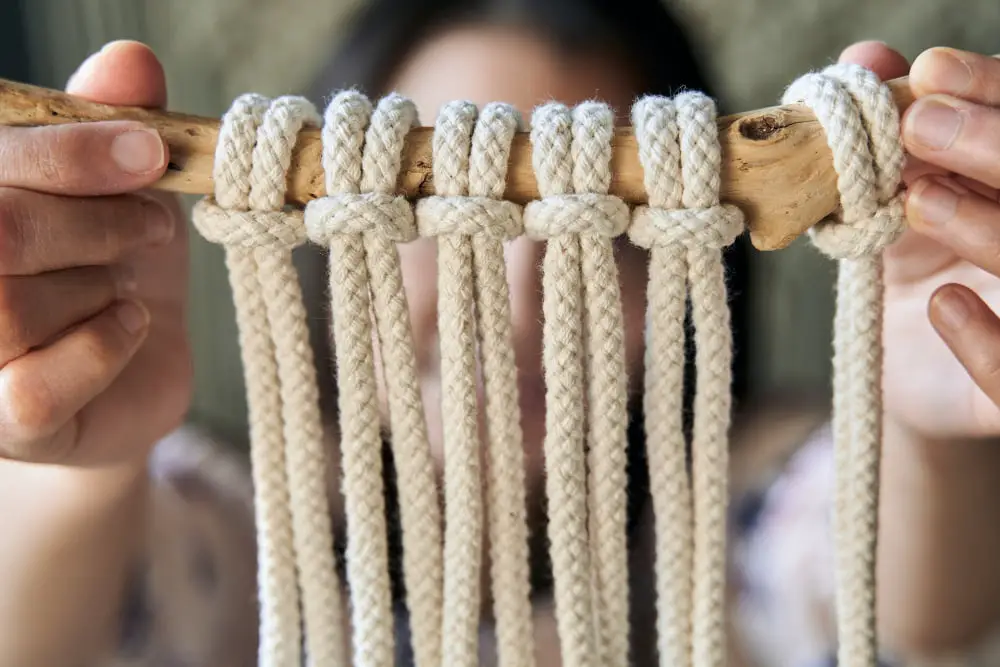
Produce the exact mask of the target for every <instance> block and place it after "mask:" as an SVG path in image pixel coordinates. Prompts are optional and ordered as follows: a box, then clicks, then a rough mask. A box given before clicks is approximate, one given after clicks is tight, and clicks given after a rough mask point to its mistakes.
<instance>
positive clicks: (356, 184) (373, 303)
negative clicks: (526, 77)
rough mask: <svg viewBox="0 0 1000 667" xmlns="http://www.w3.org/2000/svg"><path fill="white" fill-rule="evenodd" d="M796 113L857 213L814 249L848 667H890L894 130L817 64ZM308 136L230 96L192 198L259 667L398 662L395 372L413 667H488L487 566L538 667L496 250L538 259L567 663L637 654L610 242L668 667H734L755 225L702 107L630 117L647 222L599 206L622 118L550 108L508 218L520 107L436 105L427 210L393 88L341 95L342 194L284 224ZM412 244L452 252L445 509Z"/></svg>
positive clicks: (887, 114) (687, 99)
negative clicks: (883, 529)
mask: <svg viewBox="0 0 1000 667" xmlns="http://www.w3.org/2000/svg"><path fill="white" fill-rule="evenodd" d="M784 101H786V102H791V101H799V102H803V103H805V104H807V105H808V106H810V107H811V108H812V109H813V110H814V111H815V113H816V115H817V117H818V118H819V120H820V122H821V124H822V125H823V127H824V129H825V130H826V133H827V136H828V142H829V144H830V148H831V150H832V151H833V154H834V165H835V168H836V170H837V173H838V187H839V189H840V193H841V201H842V208H841V211H840V212H839V213H838V215H837V216H836V217H835V218H831V219H830V220H827V221H824V222H823V223H821V224H820V225H818V226H817V227H816V228H815V229H814V230H812V231H811V237H812V239H813V242H814V244H815V245H816V246H817V247H818V248H819V249H820V250H821V251H822V252H824V253H825V254H827V255H829V256H830V257H832V258H835V259H837V260H839V264H840V268H839V279H838V309H837V316H836V321H835V327H836V336H835V345H834V346H835V350H834V392H835V397H834V430H835V433H836V446H837V460H836V465H837V495H836V503H835V505H836V508H835V509H836V517H835V529H836V533H837V536H836V537H837V569H838V578H837V585H838V589H837V605H838V607H837V608H838V612H837V613H838V617H837V620H838V625H839V629H840V649H839V650H840V655H839V664H843V665H846V666H848V667H855V666H858V667H860V666H861V665H866V666H867V665H872V664H874V663H875V656H876V651H877V639H876V636H875V616H874V613H875V580H874V576H875V543H876V536H877V506H878V464H879V445H880V440H881V423H880V419H881V402H880V401H881V395H880V375H881V348H880V345H881V341H880V329H881V298H882V283H881V259H880V253H881V251H882V250H883V249H884V248H885V246H886V245H888V244H889V243H891V242H892V241H894V240H895V239H896V238H897V237H898V235H899V234H900V232H901V230H902V228H903V225H904V220H903V215H902V210H903V209H902V203H901V199H900V195H899V193H898V190H899V183H900V172H901V168H902V163H903V153H902V149H901V145H900V142H899V136H898V135H899V117H898V112H897V111H896V107H895V105H894V104H893V101H892V98H891V95H890V94H889V92H888V89H887V88H886V87H885V86H884V85H883V84H882V83H881V82H880V81H879V80H878V79H877V78H875V77H874V75H872V74H871V73H870V72H868V71H866V70H863V69H861V68H858V67H855V66H847V65H836V66H833V67H830V68H828V69H826V70H824V71H822V72H817V73H812V74H809V75H806V76H805V77H802V78H801V79H799V80H798V81H796V82H795V83H794V84H793V85H792V86H791V87H789V89H788V91H786V95H785V99H784ZM319 120H320V119H319V118H318V114H317V113H316V111H315V109H314V108H313V107H312V106H311V105H310V104H309V103H308V102H306V101H305V100H302V99H300V98H292V97H286V98H280V99H278V100H275V101H270V100H267V99H265V98H262V97H259V96H254V95H248V96H244V97H241V98H240V99H238V100H237V101H236V102H235V103H234V105H233V108H232V109H231V111H230V112H229V113H228V114H227V115H226V117H225V119H224V122H223V125H222V129H221V132H220V137H219V144H218V149H217V156H216V165H215V182H216V192H215V196H214V197H210V198H207V199H206V200H204V201H203V202H201V203H199V204H198V206H197V207H196V209H195V224H196V226H197V228H198V229H199V231H200V232H201V233H202V234H203V235H204V236H205V237H206V238H207V239H209V240H210V241H214V242H216V243H220V244H222V245H223V246H224V247H225V249H226V258H227V264H228V266H229V271H230V277H231V284H232V289H233V293H234V301H235V303H236V311H237V318H238V323H239V328H240V343H241V349H242V354H243V363H244V366H245V373H246V377H247V391H248V403H249V407H250V415H251V419H250V429H251V441H252V447H251V457H252V462H253V474H254V485H255V496H256V505H255V512H256V520H257V524H258V531H259V533H258V534H259V539H258V556H259V583H260V590H259V594H260V600H261V647H260V658H261V664H263V665H268V666H271V665H274V666H279V667H285V666H286V665H287V666H288V667H298V666H299V665H301V664H303V660H304V659H305V660H308V662H309V664H313V665H317V666H322V667H325V666H326V665H346V664H356V665H364V666H365V667H368V666H371V667H375V666H379V667H381V666H387V665H392V664H393V662H394V659H395V648H396V647H395V634H394V631H395V628H394V617H393V610H392V603H393V601H392V590H391V585H390V576H389V553H388V536H387V528H388V526H387V520H386V516H385V513H386V506H385V489H384V481H383V470H382V436H381V423H380V415H379V408H378V403H377V395H378V394H377V388H378V382H380V381H381V382H382V383H383V384H384V387H385V390H386V391H385V394H386V397H387V401H388V429H389V432H390V435H391V437H390V443H391V448H392V456H393V459H394V463H395V465H396V468H397V471H398V486H399V497H400V515H401V524H402V532H403V554H402V563H403V575H404V582H405V586H406V592H407V597H406V604H407V607H408V610H409V614H410V621H411V628H412V644H413V653H414V657H415V660H416V664H417V665H420V666H423V665H427V666H436V665H440V664H446V665H449V666H451V665H457V666H462V665H470V666H471V665H476V664H479V661H480V659H481V656H480V647H479V633H480V614H481V607H482V602H483V597H484V596H483V591H482V590H481V586H482V584H481V582H482V581H483V577H482V575H483V573H484V572H485V570H484V562H483V555H484V553H488V564H489V575H490V576H489V581H490V593H491V599H492V604H493V616H494V621H495V624H496V634H497V640H498V641H497V651H498V656H497V659H498V664H499V665H501V666H502V667H534V664H535V660H536V657H535V647H534V644H533V626H532V608H531V602H530V595H531V590H530V583H529V581H530V572H529V559H528V529H529V527H528V522H527V511H526V478H525V470H524V450H523V444H524V443H523V442H522V441H523V433H522V430H521V423H520V399H519V395H518V394H519V392H518V384H517V373H518V370H517V360H516V359H515V357H514V344H513V335H514V332H513V330H512V325H511V304H510V293H509V287H508V283H507V279H506V266H505V261H504V248H505V243H507V242H509V241H510V240H511V239H514V238H516V237H519V236H522V235H525V236H527V237H529V238H531V239H534V240H536V241H539V242H542V243H544V244H545V245H546V249H545V254H544V260H543V265H542V272H543V275H542V282H543V284H542V288H543V292H544V294H543V313H542V315H543V339H544V340H543V367H544V368H543V370H544V373H545V382H546V396H545V409H546V415H545V427H546V432H545V439H544V443H543V449H544V456H545V465H546V476H545V493H546V496H547V501H548V510H549V515H548V537H549V556H550V561H551V563H552V568H553V576H554V580H555V602H556V616H557V625H558V632H559V640H560V645H561V657H562V662H563V664H565V665H567V666H572V667H576V666H590V665H601V666H604V665H608V666H612V667H625V666H626V665H628V664H630V658H631V656H630V642H631V637H630V627H629V596H630V593H629V587H628V558H627V543H626V532H625V531H626V526H625V523H626V504H627V491H628V490H627V486H626V485H627V476H626V445H627V442H626V428H627V416H628V415H627V398H628V397H627V385H628V382H627V369H626V365H625V338H624V329H625V324H624V322H623V315H622V295H621V292H620V284H619V276H618V267H617V265H616V261H615V254H614V245H613V241H614V239H616V238H618V237H620V236H622V235H625V234H627V236H628V238H629V239H631V241H632V242H633V243H634V244H636V245H638V246H640V247H643V248H646V249H648V250H649V254H650V263H649V289H648V298H649V302H648V311H647V347H646V360H645V365H646V368H645V376H644V381H645V393H644V401H645V411H646V424H645V428H646V444H647V447H648V459H649V470H650V476H651V490H652V491H651V492H652V500H653V510H654V516H655V532H656V539H655V547H656V597H657V626H656V627H657V648H658V652H659V659H660V664H662V665H670V666H671V667H675V666H679V667H685V666H687V667H693V666H697V667H703V666H704V667H721V666H723V665H725V664H726V659H727V655H726V637H725V626H726V622H725V593H726V576H725V573H726V507H727V500H728V431H729V427H730V411H731V388H730V385H731V380H732V378H731V362H732V338H731V333H730V314H729V309H728V302H727V294H726V285H725V280H724V266H723V261H722V251H723V249H724V248H725V247H727V246H728V245H730V244H732V243H733V242H734V241H735V239H736V238H737V237H738V236H739V235H740V234H741V233H742V231H743V215H742V213H741V212H740V211H739V210H738V209H737V208H735V207H733V206H730V205H725V204H722V203H721V202H720V200H719V189H720V173H721V166H722V164H721V163H722V153H721V148H720V145H719V140H718V131H717V124H716V110H715V105H714V103H713V102H712V101H711V100H710V99H708V98H707V97H706V96H704V95H702V94H700V93H695V92H685V93H682V94H680V95H678V96H676V97H674V98H663V97H647V98H644V99H642V100H639V101H638V102H637V103H636V104H635V105H634V106H633V108H632V124H633V126H634V129H635V136H636V139H637V143H638V147H639V157H640V162H641V163H642V166H643V170H644V181H645V187H646V191H647V193H648V194H649V203H648V205H645V206H639V207H636V208H635V209H634V210H633V211H629V208H628V206H627V205H626V204H625V203H624V202H623V201H622V200H621V199H619V198H616V197H613V196H610V195H609V194H608V191H609V186H610V183H611V177H612V173H611V163H612V161H611V154H612V145H613V141H614V116H613V113H612V111H611V109H610V108H608V107H607V106H606V105H603V104H600V103H596V102H588V103H584V104H581V105H578V106H577V107H575V108H573V109H570V108H568V107H566V106H564V105H562V104H558V103H551V104H546V105H543V106H541V107H539V108H538V109H536V110H535V112H534V114H533V117H532V121H531V142H532V160H533V168H534V171H535V176H536V180H537V182H538V186H539V191H540V192H541V195H542V198H541V199H540V200H538V201H534V202H531V203H529V204H528V205H527V206H525V207H524V208H523V210H522V208H521V207H519V206H518V205H516V204H514V203H512V202H508V201H504V200H503V194H504V189H505V179H506V173H507V163H508V161H509V159H510V150H511V142H512V140H513V137H514V133H515V132H516V131H517V129H518V128H519V127H520V122H521V121H520V116H519V115H518V113H517V112H516V111H515V110H514V109H513V108H511V107H509V106H508V105H504V104H489V105H486V106H484V107H483V108H482V109H479V108H477V107H476V106H475V105H473V104H471V103H468V102H453V103H449V104H447V105H445V106H444V107H443V108H442V110H441V112H440V113H439V116H438V119H437V123H436V125H435V134H434V156H433V158H434V175H435V187H436V189H437V192H438V194H437V196H435V197H430V198H425V199H421V200H420V201H419V202H418V203H417V205H416V207H414V206H413V205H412V204H411V203H410V202H408V201H407V200H406V199H405V198H403V197H401V196H398V195H397V194H396V191H397V179H398V177H399V173H400V169H401V164H402V155H403V148H404V143H405V139H406V135H407V132H408V131H409V130H410V129H412V128H413V127H414V126H415V125H416V124H417V117H416V110H415V107H414V106H413V104H412V103H411V102H409V101H408V100H405V99H404V98H402V97H399V96H398V95H389V96H387V97H385V98H384V99H382V100H381V101H380V102H379V103H378V105H377V106H376V107H375V108H373V105H372V104H371V102H370V101H369V100H368V99H367V98H366V97H364V96H363V95H361V94H359V93H357V92H353V91H347V92H342V93H339V94H338V95H336V96H335V97H334V98H333V100H332V101H331V103H330V104H329V106H328V108H327V111H326V114H325V118H324V127H323V146H324V148H323V166H324V170H325V172H326V190H327V192H328V195H327V196H326V197H323V198H321V199H317V200H315V201H313V202H312V203H310V204H309V206H308V207H307V208H306V211H305V214H304V216H303V215H302V214H301V213H298V212H295V211H292V210H289V209H287V208H286V207H285V206H284V197H285V192H284V187H285V182H286V179H287V174H288V169H289V165H290V163H291V159H292V151H293V149H294V146H295V141H296V137H297V135H298V133H299V131H300V130H301V129H302V128H303V127H304V126H305V125H307V124H312V125H316V124H319ZM418 237H425V238H434V239H436V242H437V261H438V268H437V270H438V329H439V340H440V347H441V349H440V359H441V378H442V388H443V391H442V405H441V408H442V409H441V412H442V416H443V427H444V428H443V438H444V443H443V444H444V471H443V492H444V493H443V495H444V506H443V511H442V507H441V504H440V500H439V489H438V486H437V481H436V479H435V466H434V463H433V458H432V456H431V449H430V443H429V441H428V430H427V423H426V418H425V412H424V406H423V405H422V400H421V393H420V385H419V381H418V374H417V366H416V357H415V351H414V343H413V336H412V330H411V327H410V322H409V308H408V305H407V301H406V294H405V291H404V288H403V281H402V273H401V268H400V258H399V254H398V252H397V249H396V244H398V243H406V242H410V241H413V240H415V239H417V238H418ZM307 241H311V242H313V243H316V244H319V245H322V246H325V247H327V248H328V249H329V252H330V298H331V314H332V329H333V339H334V345H335V348H336V350H335V351H336V361H337V367H336V374H337V382H338V386H339V411H340V427H341V438H342V443H341V459H342V460H341V465H342V468H343V474H342V492H343V494H344V499H345V512H346V516H347V525H348V541H347V572H348V581H347V584H348V587H349V590H350V630H351V635H350V645H351V647H350V651H349V652H348V646H347V643H348V642H347V640H346V638H345V637H344V634H343V631H344V629H345V628H346V627H347V623H346V621H345V619H344V618H343V615H344V607H343V601H342V600H341V583H340V582H339V581H338V580H337V575H336V569H335V567H334V562H333V561H334V558H333V544H332V537H331V530H330V525H331V523H330V517H329V516H328V513H327V512H328V509H327V507H328V505H327V499H326V496H325V488H324V486H323V471H324V470H325V465H324V464H323V462H322V460H323V457H324V455H325V453H324V451H323V448H322V431H321V421H320V414H319V410H318V403H319V402H318V392H317V389H316V387H317V385H316V378H315V376H314V373H315V371H314V369H313V362H314V360H313V356H312V351H311V349H309V344H308V336H307V330H306V327H305V321H304V317H305V311H304V308H303V305H302V294H301V289H300V287H299V283H298V279H297V276H296V275H295V271H294V269H293V266H292V263H291V251H292V249H294V248H295V247H297V246H299V245H301V244H303V243H305V242H307ZM689 300H690V306H691V310H690V313H691V317H692V320H693V324H694V330H693V334H694V343H695V348H696V367H697V373H696V378H695V379H696V385H695V403H694V425H693V426H694V430H693V437H692V442H691V459H690V464H691V465H690V469H689V466H688V456H687V452H688V449H687V443H686V441H685V436H684V429H683V424H684V420H683V396H684V365H685V337H686V335H687V332H686V331H685V316H686V313H687V304H688V301H689ZM376 352H377V353H378V354H379V355H380V358H381V360H382V362H383V363H382V365H381V370H382V373H381V376H379V375H378V374H377V371H376V365H375V363H374V358H375V354H376ZM487 543H488V544H489V550H488V552H484V546H485V545H486V544H487ZM303 632H304V636H303ZM303 639H304V642H303ZM303 647H304V649H305V655H303V654H302V650H303Z"/></svg>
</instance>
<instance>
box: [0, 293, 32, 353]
mask: <svg viewBox="0 0 1000 667" xmlns="http://www.w3.org/2000/svg"><path fill="white" fill-rule="evenodd" d="M25 300H26V299H25V294H24V290H23V289H21V285H20V284H18V282H17V281H16V279H11V278H0V355H2V356H3V358H4V359H12V358H14V357H17V356H20V355H21V354H24V353H25V352H26V351H27V346H28V343H27V339H28V331H27V328H26V327H25V321H24V320H25V318H24V315H25V314H24V307H25Z"/></svg>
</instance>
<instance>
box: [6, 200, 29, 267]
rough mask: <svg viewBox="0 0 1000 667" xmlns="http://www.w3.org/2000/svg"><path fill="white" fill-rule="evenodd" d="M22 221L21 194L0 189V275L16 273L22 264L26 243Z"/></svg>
mask: <svg viewBox="0 0 1000 667" xmlns="http://www.w3.org/2000/svg"><path fill="white" fill-rule="evenodd" d="M24 220H25V210H24V201H23V195H22V193H21V192H20V191H18V190H14V189H11V188H0V274H9V273H16V272H17V271H18V270H19V269H20V267H21V265H22V263H23V258H24V254H25V246H26V242H27V235H26V231H27V230H26V228H25V224H24Z"/></svg>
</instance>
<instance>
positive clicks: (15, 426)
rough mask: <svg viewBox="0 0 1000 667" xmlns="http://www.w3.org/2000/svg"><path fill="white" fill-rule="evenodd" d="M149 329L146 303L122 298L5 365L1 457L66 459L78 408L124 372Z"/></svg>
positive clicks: (0, 376)
mask: <svg viewBox="0 0 1000 667" xmlns="http://www.w3.org/2000/svg"><path fill="white" fill-rule="evenodd" d="M148 328H149V313H148V311H146V309H145V308H144V307H143V306H141V305H140V304H138V303H136V302H133V301H123V302H118V303H116V304H115V305H113V306H111V307H110V308H108V309H106V310H104V311H103V312H101V313H100V314H99V315H97V316H95V317H94V318H92V319H90V320H87V321H86V322H84V323H83V324H81V325H79V326H78V327H76V328H74V329H73V330H72V331H70V332H68V333H67V334H66V335H65V336H63V337H62V338H59V339H58V340H57V341H55V342H54V343H52V344H51V345H50V346H47V347H44V348H41V349H38V350H35V351H33V352H31V353H29V354H27V355H25V356H23V357H21V358H20V359H17V360H15V361H13V362H11V363H9V364H7V366H5V367H4V368H3V369H2V370H0V457H6V458H10V459H15V460H19V461H31V462H36V463H51V462H56V461H61V460H65V458H66V457H67V456H69V455H70V453H71V452H72V450H73V447H74V445H75V444H76V439H77V438H76V434H77V429H78V428H79V423H78V421H79V420H78V413H79V412H80V410H82V409H83V408H84V406H86V405H87V404H88V403H89V402H90V401H91V400H93V399H94V397H96V396H97V395H99V394H100V393H101V392H102V391H104V390H105V389H107V387H108V386H110V384H111V383H112V382H113V381H114V379H115V378H116V377H118V375H119V374H120V373H121V372H122V369H124V368H125V365H126V364H127V363H128V361H129V359H131V358H132V356H133V355H134V354H135V352H136V350H137V349H138V348H139V345H140V344H141V342H142V340H143V338H144V337H145V335H146V332H147V330H148Z"/></svg>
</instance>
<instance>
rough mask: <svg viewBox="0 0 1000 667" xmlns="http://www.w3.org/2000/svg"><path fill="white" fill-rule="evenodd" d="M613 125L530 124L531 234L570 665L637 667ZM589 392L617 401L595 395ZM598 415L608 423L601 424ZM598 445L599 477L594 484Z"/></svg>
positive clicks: (607, 119) (560, 620)
mask: <svg viewBox="0 0 1000 667" xmlns="http://www.w3.org/2000/svg"><path fill="white" fill-rule="evenodd" d="M613 121H614V116H613V114H612V112H611V110H610V109H609V108H608V107H607V106H606V105H603V104H598V103H585V104H581V105H579V106H577V107H576V108H575V109H574V110H573V111H572V112H571V111H570V110H569V109H568V108H567V107H565V106H564V105H561V104H556V103H552V104H547V105H544V106H542V107H539V108H538V109H536V110H535V113H534V115H533V117H532V130H531V141H532V160H533V165H534V169H535V176H536V179H537V180H538V187H539V192H540V193H541V195H542V199H541V200H539V201H535V202H531V203H530V204H528V205H527V206H526V207H525V212H524V224H525V231H526V233H527V234H528V235H530V236H531V237H533V238H535V239H543V240H546V241H547V247H546V251H545V258H544V262H543V285H542V288H543V292H544V297H543V315H544V325H543V336H544V350H543V365H544V370H545V381H546V398H545V405H546V413H545V419H546V428H545V443H544V449H545V459H546V468H547V473H548V474H547V476H546V494H547V497H548V507H549V516H548V521H549V541H550V558H551V561H552V568H553V577H554V582H555V598H556V617H557V624H558V630H559V638H560V643H561V646H562V659H563V664H564V665H567V666H578V665H598V664H605V661H607V664H614V665H619V664H621V665H623V664H627V662H628V632H629V630H628V627H629V626H628V579H627V576H628V570H627V562H626V553H625V503H626V497H625V486H624V484H625V479H624V478H625V470H624V466H625V445H626V440H625V426H626V415H625V414H624V411H625V401H626V396H625V388H626V380H625V377H624V373H625V368H624V358H623V355H624V343H623V339H622V336H623V333H622V314H621V298H620V294H619V291H618V290H619V286H618V277H617V271H616V270H615V269H614V268H613V267H614V256H613V254H612V249H611V239H613V238H615V237H617V236H619V235H621V234H622V233H624V232H625V229H626V228H627V227H628V220H629V217H628V216H629V212H628V207H627V206H626V204H625V203H624V202H623V201H622V200H621V199H618V198H616V197H612V196H610V195H608V194H607V192H608V187H609V185H610V182H611V139H612V136H613ZM598 280H601V281H603V282H602V283H601V284H596V282H597V281H598ZM585 283H587V284H586V286H585ZM589 283H594V284H589ZM585 330H587V331H588V332H589V333H588V335H587V337H586V339H585V337H584V335H583V332H584V331H585ZM599 366H607V367H606V368H603V369H602V368H599ZM588 385H596V387H595V389H596V391H599V392H606V393H607V395H605V396H600V397H598V396H596V395H595V394H594V393H593V392H591V391H589V389H588ZM588 402H589V403H590V405H588ZM588 408H589V416H590V420H589V421H588V420H587V416H588ZM598 408H599V409H601V410H603V411H604V414H597V409H598ZM588 445H589V447H590V451H591V453H592V455H591V458H590V468H591V471H592V473H593V475H594V476H592V477H591V478H590V481H589V483H588V459H587V448H588ZM595 476H599V477H600V479H595ZM588 486H589V487H591V488H589V489H588ZM595 504H596V505H597V506H596V507H595ZM588 505H589V506H590V507H589V510H590V516H588Z"/></svg>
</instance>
